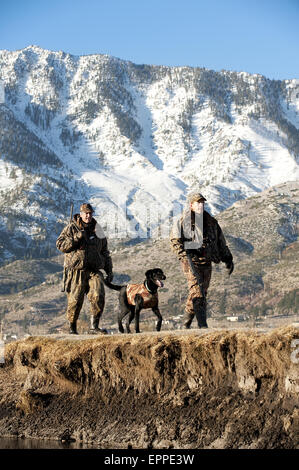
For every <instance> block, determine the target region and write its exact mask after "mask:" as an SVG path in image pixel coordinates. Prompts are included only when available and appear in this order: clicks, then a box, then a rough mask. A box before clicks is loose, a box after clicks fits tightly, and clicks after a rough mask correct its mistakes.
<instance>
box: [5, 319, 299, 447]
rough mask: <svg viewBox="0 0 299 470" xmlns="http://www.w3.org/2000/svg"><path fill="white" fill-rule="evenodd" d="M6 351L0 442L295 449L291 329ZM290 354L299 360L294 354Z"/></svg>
mask: <svg viewBox="0 0 299 470" xmlns="http://www.w3.org/2000/svg"><path fill="white" fill-rule="evenodd" d="M196 331H197V330H194V331H192V332H189V334H183V333H181V334H172V333H165V332H164V334H150V333H147V334H145V333H144V334H140V335H115V336H99V337H96V338H95V339H90V337H88V339H83V340H71V339H57V338H50V337H30V338H28V339H27V340H24V341H18V342H15V343H11V344H9V345H6V347H5V363H4V364H2V365H1V367H0V435H1V436H24V437H36V438H48V439H50V438H51V439H53V438H54V439H56V438H57V439H58V438H59V436H60V435H61V434H62V433H63V432H64V431H65V429H66V428H68V429H69V430H70V431H71V434H72V436H73V437H74V438H75V439H76V440H82V441H84V442H94V443H95V442H96V443H98V444H99V446H102V447H108V448H122V447H123V448H126V447H128V446H132V447H133V448H137V447H138V448H147V447H149V448H151V447H153V448H169V447H174V448H263V449H265V448H296V446H297V440H296V433H297V431H298V409H296V401H297V397H298V388H299V387H298V364H297V360H296V359H297V358H296V357H295V355H294V340H295V339H297V338H299V334H298V329H297V328H295V327H293V326H288V327H285V328H281V329H277V330H274V331H272V332H270V333H267V334H258V333H257V332H255V331H250V330H249V331H236V330H234V331H218V332H212V333H206V334H198V333H196ZM292 353H293V354H292Z"/></svg>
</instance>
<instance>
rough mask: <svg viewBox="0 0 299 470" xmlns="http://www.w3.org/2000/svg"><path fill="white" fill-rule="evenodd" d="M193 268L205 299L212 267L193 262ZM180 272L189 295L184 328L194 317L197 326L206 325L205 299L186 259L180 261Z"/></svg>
mask: <svg viewBox="0 0 299 470" xmlns="http://www.w3.org/2000/svg"><path fill="white" fill-rule="evenodd" d="M193 264H194V267H195V269H196V271H197V273H198V277H199V279H200V281H201V286H202V288H203V291H204V295H205V297H206V295H207V292H208V288H209V285H210V280H211V275H212V265H211V264H210V263H209V264H200V263H198V262H197V261H196V260H193ZM181 265H182V270H183V273H184V274H185V276H186V278H187V282H188V289H189V294H188V298H187V302H186V306H185V319H184V321H185V326H187V327H189V326H190V325H191V322H192V320H193V318H194V316H195V315H196V318H197V320H198V324H199V326H204V325H205V324H206V299H205V297H203V295H202V292H201V288H200V285H199V284H198V281H197V279H196V277H195V276H194V274H193V273H192V271H191V268H190V265H189V262H188V260H187V259H186V258H184V259H182V260H181Z"/></svg>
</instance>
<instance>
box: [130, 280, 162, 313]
mask: <svg viewBox="0 0 299 470" xmlns="http://www.w3.org/2000/svg"><path fill="white" fill-rule="evenodd" d="M126 292H127V300H128V304H129V305H135V295H136V294H139V295H141V297H142V298H143V302H144V304H143V308H154V307H157V306H158V292H155V293H152V292H149V291H148V290H147V288H146V287H145V285H144V284H128V285H127V291H126Z"/></svg>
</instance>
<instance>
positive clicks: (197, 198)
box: [188, 193, 206, 204]
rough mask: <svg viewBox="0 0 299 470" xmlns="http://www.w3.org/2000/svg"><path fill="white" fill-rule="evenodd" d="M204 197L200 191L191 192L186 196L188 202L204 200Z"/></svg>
mask: <svg viewBox="0 0 299 470" xmlns="http://www.w3.org/2000/svg"><path fill="white" fill-rule="evenodd" d="M205 201H206V198H205V197H204V196H203V195H202V194H201V193H191V194H189V196H188V202H189V203H190V204H192V202H205Z"/></svg>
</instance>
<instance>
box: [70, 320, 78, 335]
mask: <svg viewBox="0 0 299 470" xmlns="http://www.w3.org/2000/svg"><path fill="white" fill-rule="evenodd" d="M69 334H70V335H77V334H78V331H77V323H76V322H75V321H73V322H70V329H69Z"/></svg>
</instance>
